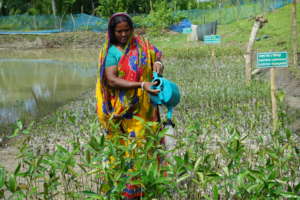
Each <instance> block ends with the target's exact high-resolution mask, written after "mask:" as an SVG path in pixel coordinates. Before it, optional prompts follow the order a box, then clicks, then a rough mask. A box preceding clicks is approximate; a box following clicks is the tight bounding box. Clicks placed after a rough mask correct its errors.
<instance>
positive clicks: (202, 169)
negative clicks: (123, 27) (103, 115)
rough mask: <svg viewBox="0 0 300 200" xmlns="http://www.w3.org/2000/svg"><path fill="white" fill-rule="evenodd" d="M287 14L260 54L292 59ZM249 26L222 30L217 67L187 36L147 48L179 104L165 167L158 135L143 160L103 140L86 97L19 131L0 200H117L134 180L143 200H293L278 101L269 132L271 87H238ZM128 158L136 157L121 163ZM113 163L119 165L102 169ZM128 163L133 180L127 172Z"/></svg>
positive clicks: (259, 45)
mask: <svg viewBox="0 0 300 200" xmlns="http://www.w3.org/2000/svg"><path fill="white" fill-rule="evenodd" d="M298 9H299V7H298ZM288 12H289V8H288V7H287V8H283V9H281V10H279V11H276V12H274V13H271V14H270V15H268V16H267V18H268V19H269V23H268V24H267V25H266V27H264V29H262V30H261V32H260V34H259V36H258V37H259V38H261V39H260V40H259V41H257V42H256V45H255V48H256V49H257V51H269V50H272V51H281V50H287V51H290V46H289V45H288V44H289V42H290V41H289V39H288V37H286V35H287V34H288V33H289V29H288V28H287V26H286V24H289V22H288V21H285V20H289V17H287V15H288V14H287V13H288ZM284 16H285V17H284ZM252 23H253V22H251V21H247V20H243V21H240V22H237V23H235V24H232V25H227V26H221V27H220V34H221V35H222V44H221V45H220V46H218V47H216V52H217V62H216V64H215V65H213V64H212V62H211V59H210V49H209V48H212V47H206V46H204V45H203V44H202V43H200V42H186V35H168V36H162V37H156V38H155V39H153V40H154V43H155V44H156V45H157V46H158V47H160V48H162V49H164V52H165V57H166V59H165V65H166V74H165V77H167V78H168V79H170V80H172V81H174V82H176V83H177V84H178V85H179V87H180V90H181V95H182V99H181V103H180V104H179V105H178V106H177V107H176V108H175V112H174V122H175V123H176V132H177V146H176V149H175V150H174V152H173V153H174V159H173V160H169V164H168V165H158V163H157V156H158V155H159V156H161V157H163V156H164V154H166V153H167V152H166V151H165V150H164V149H163V147H162V146H161V145H160V144H159V143H158V141H159V140H160V138H161V137H163V135H164V134H165V131H161V132H158V133H153V135H151V136H149V137H148V138H147V143H146V144H145V146H144V148H143V149H142V151H141V152H140V150H139V149H138V148H136V143H135V141H134V140H132V139H130V138H128V137H126V136H125V137H121V139H122V140H124V141H130V143H131V145H129V146H128V147H124V146H122V145H119V143H120V140H119V138H116V140H112V141H111V140H106V139H105V137H104V134H103V132H102V130H101V127H99V123H98V121H97V117H96V115H95V112H94V111H95V100H94V98H93V97H91V96H90V97H88V98H85V99H84V100H81V101H78V102H73V103H72V104H70V105H67V106H66V107H64V108H63V109H60V110H58V111H56V112H55V113H54V114H53V115H50V116H47V118H45V119H44V120H43V121H41V122H38V123H32V124H31V125H30V126H28V127H27V128H24V127H23V126H22V123H19V124H18V126H17V128H16V133H19V134H22V135H24V137H23V140H22V142H20V143H21V144H22V145H20V155H19V156H20V160H19V162H20V163H19V165H18V166H17V167H16V169H15V170H11V171H10V172H9V171H8V170H6V169H4V168H1V169H0V196H1V195H2V196H5V198H9V197H11V198H12V199H61V198H65V199H118V198H119V197H120V193H121V191H122V189H123V187H124V184H125V183H126V182H130V181H132V180H130V179H129V177H137V179H136V180H134V181H132V182H134V183H136V184H140V185H141V186H142V187H143V189H144V191H145V194H146V196H145V199H154V198H155V199H299V198H300V182H299V177H300V174H299V173H300V172H299V164H300V157H299V156H300V155H299V154H300V150H299V136H298V135H297V134H296V133H294V132H292V131H291V130H290V129H289V128H288V123H289V117H288V116H287V113H286V108H285V105H284V103H283V100H284V93H283V91H279V92H278V95H277V99H278V102H279V103H280V106H279V112H278V116H279V121H280V123H279V127H278V129H277V130H276V131H273V130H272V122H271V113H270V110H271V108H270V107H271V105H270V92H269V84H268V82H267V81H265V80H264V78H263V77H257V78H256V79H255V80H253V81H252V83H251V84H250V85H245V84H244V71H243V66H244V59H243V45H245V44H246V42H247V38H248V37H249V33H250V30H251V26H252ZM274 30H276V32H275V31H274ZM277 30H279V31H282V34H280V35H279V34H277ZM264 35H268V36H269V37H268V38H264V37H263V36H264ZM278 42H280V43H278ZM89 94H90V93H89ZM75 108H76V109H75ZM163 113H165V110H164V109H163V111H162V114H163ZM147 125H149V124H147V123H145V126H147ZM131 151H137V154H136V155H138V157H130V156H129V157H126V156H124V154H126V152H131ZM111 156H112V157H115V158H118V160H117V161H115V162H113V163H108V162H107V160H106V159H107V158H109V157H111ZM128 163H134V164H135V166H136V170H134V171H128ZM166 174H167V176H165V175H166Z"/></svg>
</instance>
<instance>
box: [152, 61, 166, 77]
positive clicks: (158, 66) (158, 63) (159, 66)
mask: <svg viewBox="0 0 300 200" xmlns="http://www.w3.org/2000/svg"><path fill="white" fill-rule="evenodd" d="M153 72H157V73H158V74H160V75H162V73H163V72H164V65H163V64H162V62H161V61H156V62H154V64H153Z"/></svg>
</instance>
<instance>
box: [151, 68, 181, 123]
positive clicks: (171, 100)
mask: <svg viewBox="0 0 300 200" xmlns="http://www.w3.org/2000/svg"><path fill="white" fill-rule="evenodd" d="M152 82H155V83H156V84H155V85H154V86H152V89H155V90H160V92H159V93H158V94H157V95H150V99H151V102H152V103H154V104H156V105H164V106H166V107H167V109H168V112H167V119H168V120H171V118H172V113H173V108H174V107H175V106H176V105H177V104H178V103H179V101H180V93H179V89H178V87H177V85H176V84H175V83H173V82H172V81H169V80H167V79H165V78H163V77H162V76H160V75H158V73H157V72H153V80H152Z"/></svg>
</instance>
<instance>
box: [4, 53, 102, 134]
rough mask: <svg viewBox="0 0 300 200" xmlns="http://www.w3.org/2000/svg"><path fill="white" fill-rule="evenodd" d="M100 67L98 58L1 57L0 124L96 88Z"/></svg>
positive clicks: (48, 109) (47, 109) (52, 107)
mask: <svg viewBox="0 0 300 200" xmlns="http://www.w3.org/2000/svg"><path fill="white" fill-rule="evenodd" d="M65 56H66V57H67V56H68V55H65ZM95 59H97V58H96V57H95ZM96 70H97V64H96V62H94V61H89V62H86V61H85V62H79V61H75V62H70V61H62V60H52V59H36V58H34V59H31V58H0V127H4V126H6V125H8V124H11V123H14V122H15V121H17V120H18V119H23V118H33V117H37V116H40V115H42V114H44V113H49V112H51V111H53V110H55V109H56V108H57V107H58V106H61V105H63V104H65V103H66V102H68V101H70V100H72V99H75V98H76V97H78V96H79V95H80V94H82V93H83V92H84V91H86V90H87V89H89V88H91V87H94V84H95V79H96ZM0 132H1V131H0Z"/></svg>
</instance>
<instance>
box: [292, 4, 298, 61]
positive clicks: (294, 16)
mask: <svg viewBox="0 0 300 200" xmlns="http://www.w3.org/2000/svg"><path fill="white" fill-rule="evenodd" d="M291 15H292V17H291V18H292V27H291V28H292V31H291V32H292V37H291V38H292V49H293V65H294V66H295V67H296V66H298V55H297V51H298V37H297V2H296V0H293V4H292V13H291Z"/></svg>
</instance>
